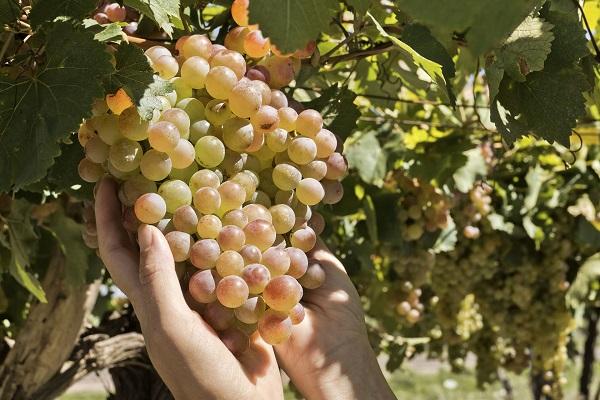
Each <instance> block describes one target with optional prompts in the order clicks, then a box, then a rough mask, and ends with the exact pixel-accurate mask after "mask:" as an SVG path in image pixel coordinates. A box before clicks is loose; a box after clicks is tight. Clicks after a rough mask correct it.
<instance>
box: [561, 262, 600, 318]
mask: <svg viewBox="0 0 600 400" xmlns="http://www.w3.org/2000/svg"><path fill="white" fill-rule="evenodd" d="M599 277H600V254H596V255H594V256H592V257H590V258H588V259H587V260H585V262H584V263H583V264H582V265H581V268H579V271H577V277H576V278H575V280H574V281H573V282H572V283H571V285H570V286H569V290H568V291H567V296H566V297H567V302H568V303H569V304H570V305H571V306H572V307H576V306H577V305H578V304H581V303H583V302H585V301H586V299H587V296H588V294H589V293H590V290H592V287H593V285H594V284H595V283H596V282H598V278H599Z"/></svg>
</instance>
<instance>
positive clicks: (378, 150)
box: [344, 132, 387, 185]
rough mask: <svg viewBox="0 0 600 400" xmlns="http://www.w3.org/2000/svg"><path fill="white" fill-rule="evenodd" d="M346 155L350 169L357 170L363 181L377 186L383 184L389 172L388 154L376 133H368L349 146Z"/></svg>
mask: <svg viewBox="0 0 600 400" xmlns="http://www.w3.org/2000/svg"><path fill="white" fill-rule="evenodd" d="M344 154H345V155H346V158H347V159H348V165H349V166H350V168H354V169H356V170H357V171H358V175H359V176H360V177H361V179H362V180H363V181H365V182H367V183H372V184H376V185H378V184H381V183H382V181H383V178H384V177H385V173H386V172H387V169H386V164H387V154H386V152H385V151H384V150H383V148H382V147H381V145H380V144H379V140H377V136H376V134H375V132H367V133H365V134H363V135H361V136H360V137H359V138H358V139H357V140H356V141H354V142H352V143H350V144H348V146H347V148H346V150H345V152H344Z"/></svg>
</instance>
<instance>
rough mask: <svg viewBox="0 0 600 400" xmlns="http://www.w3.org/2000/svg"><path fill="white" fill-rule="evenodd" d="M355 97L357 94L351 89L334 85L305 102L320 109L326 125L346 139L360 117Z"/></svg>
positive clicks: (307, 105)
mask: <svg viewBox="0 0 600 400" xmlns="http://www.w3.org/2000/svg"><path fill="white" fill-rule="evenodd" d="M355 99H356V94H355V93H354V92H352V91H351V90H348V89H347V88H346V87H338V86H337V85H332V86H330V87H328V88H327V89H325V90H324V91H323V92H322V93H321V95H320V96H319V97H317V98H316V99H314V100H312V101H310V102H308V103H305V106H306V108H313V109H315V110H317V111H319V112H320V113H321V114H322V115H323V118H324V120H325V126H326V127H327V128H328V129H329V130H331V131H332V132H334V133H336V134H337V135H339V136H340V137H341V138H342V139H345V138H347V137H348V136H350V134H351V133H352V131H354V129H356V122H357V120H358V118H359V117H360V111H359V110H358V107H357V106H356V104H354V100H355Z"/></svg>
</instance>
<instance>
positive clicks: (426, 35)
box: [401, 24, 456, 82]
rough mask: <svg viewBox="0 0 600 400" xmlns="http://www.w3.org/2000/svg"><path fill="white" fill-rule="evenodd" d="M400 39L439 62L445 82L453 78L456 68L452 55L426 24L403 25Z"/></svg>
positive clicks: (424, 55) (426, 56)
mask: <svg viewBox="0 0 600 400" xmlns="http://www.w3.org/2000/svg"><path fill="white" fill-rule="evenodd" d="M401 39H402V41H403V42H404V43H406V44H407V45H409V46H410V47H411V48H413V50H415V51H416V52H417V53H419V54H420V55H422V56H423V57H425V58H427V59H429V60H431V61H435V62H436V63H438V64H440V65H441V66H442V73H443V74H444V78H445V79H446V82H450V80H451V79H452V78H454V75H455V74H456V68H455V66H454V61H453V60H452V57H451V56H450V54H448V51H447V50H446V48H445V47H444V46H443V45H442V44H441V43H440V42H439V41H438V40H437V39H436V38H435V37H434V36H433V35H432V34H431V32H430V31H429V29H428V28H427V27H426V26H424V25H420V24H409V25H407V26H405V27H404V29H403V30H402V36H401Z"/></svg>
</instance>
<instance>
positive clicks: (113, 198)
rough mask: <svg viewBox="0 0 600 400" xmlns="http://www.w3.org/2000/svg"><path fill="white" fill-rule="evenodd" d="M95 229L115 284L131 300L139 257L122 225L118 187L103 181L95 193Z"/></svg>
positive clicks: (114, 183) (109, 181)
mask: <svg viewBox="0 0 600 400" xmlns="http://www.w3.org/2000/svg"><path fill="white" fill-rule="evenodd" d="M95 213H96V225H97V229H98V245H99V248H100V256H101V258H102V261H104V264H105V265H106V268H107V269H108V272H110V275H111V277H112V278H113V280H114V281H115V283H116V284H117V285H118V286H119V287H120V288H121V290H123V292H125V293H126V294H127V295H128V296H132V294H133V293H134V292H136V291H137V289H138V274H137V269H138V254H137V249H136V248H135V245H134V244H133V243H132V241H131V240H130V238H129V235H128V234H127V232H126V231H125V228H123V224H122V223H121V220H122V214H121V203H120V202H119V198H118V196H117V184H116V182H115V181H113V180H112V179H109V178H105V179H103V180H102V181H101V182H100V184H99V186H98V191H97V193H96V206H95Z"/></svg>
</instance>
